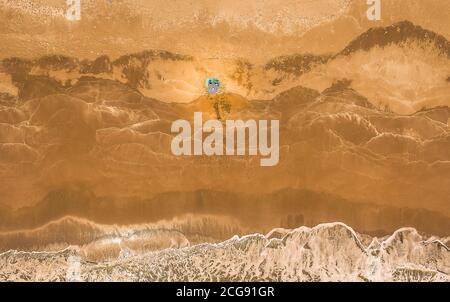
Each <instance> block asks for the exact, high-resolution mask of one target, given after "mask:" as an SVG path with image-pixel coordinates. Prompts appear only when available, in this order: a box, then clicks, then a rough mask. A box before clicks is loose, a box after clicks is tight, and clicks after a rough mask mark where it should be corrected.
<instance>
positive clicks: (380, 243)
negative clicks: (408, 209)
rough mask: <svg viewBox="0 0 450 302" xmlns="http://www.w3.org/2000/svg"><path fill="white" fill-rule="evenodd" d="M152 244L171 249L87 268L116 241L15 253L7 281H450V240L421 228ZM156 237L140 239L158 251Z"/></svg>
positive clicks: (124, 253) (1, 269)
mask: <svg viewBox="0 0 450 302" xmlns="http://www.w3.org/2000/svg"><path fill="white" fill-rule="evenodd" d="M151 236H154V237H153V239H158V238H159V239H161V240H162V241H159V242H163V241H167V243H168V242H170V245H166V248H161V246H159V247H156V249H154V250H153V251H149V252H145V253H140V254H135V253H133V252H130V251H131V250H132V249H133V240H134V239H136V238H138V237H139V236H137V237H133V236H131V237H129V238H128V239H127V240H123V241H121V242H122V243H123V244H120V240H117V238H116V241H117V242H119V246H120V251H119V255H120V257H118V258H117V259H115V260H110V261H101V262H95V261H88V260H86V259H85V256H86V253H87V251H88V250H89V251H91V252H92V251H94V250H95V249H97V251H95V253H99V251H100V250H101V246H102V245H103V246H104V247H105V249H108V247H107V246H108V245H112V244H114V242H115V241H114V240H112V239H108V240H104V241H97V242H96V243H95V245H87V246H81V247H80V246H70V247H68V248H66V249H64V250H62V251H56V252H18V251H13V250H11V251H8V252H5V253H2V254H0V280H26V281H30V280H42V281H43V280H51V281H70V280H82V281H450V249H449V247H448V245H447V244H448V238H447V239H445V238H437V237H434V236H431V237H430V236H427V235H424V234H421V233H419V232H418V231H416V230H415V229H413V228H402V229H399V230H398V231H396V232H394V233H393V234H392V235H390V236H386V237H383V238H376V237H370V236H367V235H362V234H357V233H356V232H355V231H354V230H353V229H352V228H350V227H349V226H347V225H345V224H343V223H327V224H321V225H318V226H316V227H314V228H307V227H300V228H297V229H293V230H288V229H274V230H272V231H271V232H269V233H268V234H267V235H262V234H252V235H247V236H243V237H239V236H234V237H232V238H231V239H229V240H226V241H223V242H220V243H201V244H195V245H189V243H188V242H187V241H186V238H185V237H183V235H182V234H181V233H178V234H175V233H170V231H158V232H157V233H156V234H154V233H153V234H152V235H151ZM151 236H150V235H149V234H148V233H147V234H145V235H144V236H142V237H139V239H140V240H142V242H145V241H146V240H147V241H146V244H150V245H151V244H154V242H155V241H153V243H152V240H150V238H151ZM158 236H159V237H158ZM142 242H141V243H142ZM134 243H135V242H134ZM144 245H145V244H144ZM92 253H93V254H94V252H92Z"/></svg>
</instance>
